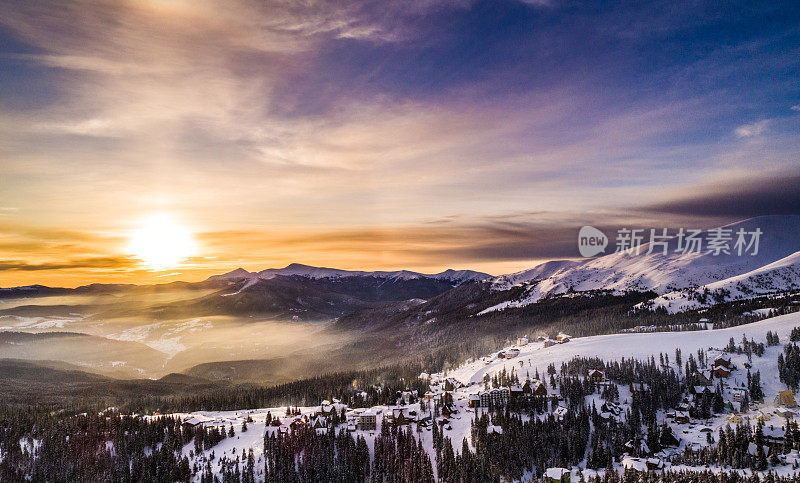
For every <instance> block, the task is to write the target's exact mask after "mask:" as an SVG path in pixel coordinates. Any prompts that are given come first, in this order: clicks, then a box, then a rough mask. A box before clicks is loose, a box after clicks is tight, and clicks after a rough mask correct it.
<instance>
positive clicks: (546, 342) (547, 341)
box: [544, 339, 558, 347]
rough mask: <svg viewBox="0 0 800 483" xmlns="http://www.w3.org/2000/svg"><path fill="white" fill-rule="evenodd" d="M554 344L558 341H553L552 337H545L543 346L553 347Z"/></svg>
mask: <svg viewBox="0 0 800 483" xmlns="http://www.w3.org/2000/svg"><path fill="white" fill-rule="evenodd" d="M556 344H558V342H556V341H554V340H553V339H547V340H545V341H544V346H545V347H553V346H554V345H556Z"/></svg>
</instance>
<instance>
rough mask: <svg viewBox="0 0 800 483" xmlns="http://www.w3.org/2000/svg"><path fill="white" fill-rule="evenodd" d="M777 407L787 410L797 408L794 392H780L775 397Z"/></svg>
mask: <svg viewBox="0 0 800 483" xmlns="http://www.w3.org/2000/svg"><path fill="white" fill-rule="evenodd" d="M775 406H783V407H787V408H794V407H797V401H795V399H794V394H792V391H788V390H786V391H780V392H778V394H777V395H776V396H775Z"/></svg>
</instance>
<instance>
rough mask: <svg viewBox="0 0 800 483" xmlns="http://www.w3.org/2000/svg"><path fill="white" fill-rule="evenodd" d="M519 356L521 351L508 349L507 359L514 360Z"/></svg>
mask: <svg viewBox="0 0 800 483" xmlns="http://www.w3.org/2000/svg"><path fill="white" fill-rule="evenodd" d="M518 355H519V349H508V350H507V351H506V359H513V358H515V357H517V356H518Z"/></svg>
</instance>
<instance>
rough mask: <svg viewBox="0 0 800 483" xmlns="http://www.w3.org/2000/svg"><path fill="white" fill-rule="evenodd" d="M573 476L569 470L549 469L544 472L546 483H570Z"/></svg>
mask: <svg viewBox="0 0 800 483" xmlns="http://www.w3.org/2000/svg"><path fill="white" fill-rule="evenodd" d="M571 476H572V474H571V472H570V470H568V469H567V468H547V471H545V472H544V481H545V482H546V483H570V477H571Z"/></svg>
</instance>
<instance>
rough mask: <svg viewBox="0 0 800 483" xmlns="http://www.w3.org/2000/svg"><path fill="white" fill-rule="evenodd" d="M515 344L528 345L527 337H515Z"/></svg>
mask: <svg viewBox="0 0 800 483" xmlns="http://www.w3.org/2000/svg"><path fill="white" fill-rule="evenodd" d="M517 345H519V346H523V345H528V338H527V337H519V338H518V339H517Z"/></svg>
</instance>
